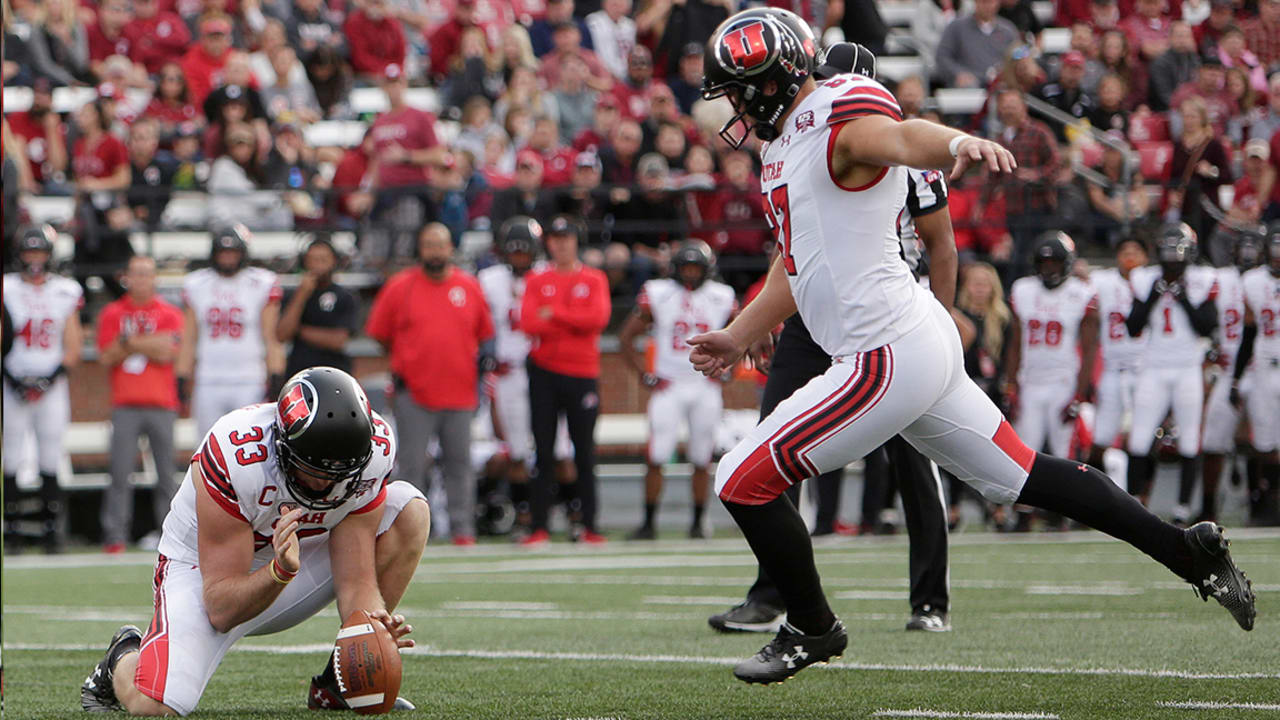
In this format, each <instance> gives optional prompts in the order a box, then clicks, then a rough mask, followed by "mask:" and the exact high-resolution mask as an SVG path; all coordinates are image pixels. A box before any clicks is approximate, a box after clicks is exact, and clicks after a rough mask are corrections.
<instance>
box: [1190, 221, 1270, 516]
mask: <svg viewBox="0 0 1280 720" xmlns="http://www.w3.org/2000/svg"><path fill="white" fill-rule="evenodd" d="M1265 240H1266V238H1265V237H1264V236H1263V235H1262V233H1260V232H1242V233H1239V234H1238V235H1237V236H1236V238H1235V247H1234V248H1233V249H1232V254H1231V259H1232V262H1233V264H1232V265H1227V266H1224V267H1220V268H1218V269H1217V270H1216V273H1217V278H1216V280H1215V282H1217V284H1218V297H1217V299H1215V300H1214V305H1216V306H1217V308H1218V329H1217V330H1215V331H1214V344H1215V345H1216V346H1217V350H1218V352H1217V355H1218V365H1219V368H1218V369H1219V372H1217V374H1216V377H1215V378H1214V380H1213V387H1212V388H1211V389H1210V390H1209V400H1208V402H1206V403H1205V407H1204V437H1203V438H1202V439H1201V441H1200V449H1201V451H1202V452H1203V453H1204V466H1203V470H1204V473H1203V474H1202V476H1201V482H1202V484H1201V486H1200V493H1201V501H1200V513H1199V514H1198V515H1197V516H1196V519H1197V520H1216V519H1217V517H1218V482H1219V481H1220V480H1221V479H1222V466H1223V464H1224V463H1225V462H1226V459H1227V453H1229V452H1231V451H1232V450H1234V449H1235V447H1236V430H1237V429H1238V428H1239V427H1240V412H1239V411H1238V410H1236V408H1235V406H1234V405H1232V404H1231V371H1232V370H1233V369H1235V364H1236V354H1237V353H1238V352H1239V351H1240V340H1241V339H1242V337H1243V331H1244V316H1245V309H1244V283H1243V280H1242V273H1245V272H1248V271H1249V270H1251V269H1253V268H1255V267H1257V266H1258V265H1261V264H1262V259H1263V252H1264V250H1263V243H1264V242H1265Z"/></svg>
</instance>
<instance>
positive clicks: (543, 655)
mask: <svg viewBox="0 0 1280 720" xmlns="http://www.w3.org/2000/svg"><path fill="white" fill-rule="evenodd" d="M5 649H6V650H18V651H23V650H28V651H79V650H84V651H93V652H101V651H102V646H101V645H100V644H95V645H91V644H88V643H6V644H5ZM332 649H333V645H332V644H328V643H311V644H307V645H255V644H252V643H241V644H239V645H236V646H235V647H233V648H232V649H231V650H232V652H258V653H267V654H271V655H303V654H311V653H326V652H328V651H330V650H332ZM401 652H402V653H403V654H406V655H423V656H427V657H460V658H481V659H489V660H557V661H578V662H600V663H607V662H619V663H676V664H684V665H720V666H725V665H736V664H737V663H739V662H741V660H742V658H741V657H709V656H703V655H630V654H625V653H584V652H545V651H541V650H483V649H473V650H453V649H447V648H435V647H431V646H421V647H415V648H410V649H407V650H402V651H401ZM815 667H818V668H820V669H826V670H862V671H881V672H929V673H932V672H938V673H974V674H993V675H1090V676H1120V677H1148V678H1170V679H1178V680H1280V673H1199V672H1190V671H1184V670H1159V669H1146V668H1073V667H1059V668H1053V667H1035V666H1029V667H985V666H982V665H952V664H936V665H894V664H884V663H857V662H844V661H837V662H834V663H832V664H831V665H819V666H815Z"/></svg>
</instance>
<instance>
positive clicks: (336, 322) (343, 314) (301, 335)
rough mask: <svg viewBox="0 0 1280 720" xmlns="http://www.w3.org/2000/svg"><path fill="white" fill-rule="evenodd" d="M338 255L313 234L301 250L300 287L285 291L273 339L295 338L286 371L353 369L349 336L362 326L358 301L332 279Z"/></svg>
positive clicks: (331, 244) (337, 264)
mask: <svg viewBox="0 0 1280 720" xmlns="http://www.w3.org/2000/svg"><path fill="white" fill-rule="evenodd" d="M339 260H340V258H339V256H338V251H337V250H336V249H335V248H334V247H333V243H331V242H329V240H327V239H325V238H317V239H314V240H312V241H311V242H309V243H308V244H307V247H306V249H305V250H303V251H302V257H301V258H300V259H299V265H300V266H301V267H299V268H298V269H299V270H301V271H302V273H301V276H300V277H299V278H298V287H297V288H296V289H294V290H290V291H289V292H286V293H285V295H284V303H283V305H282V306H281V308H282V309H281V310H280V322H279V324H277V325H276V339H277V340H279V341H280V342H282V343H293V347H292V349H290V350H289V358H288V360H287V361H286V362H285V369H284V374H285V377H293V376H294V374H295V373H298V372H301V371H302V370H305V369H307V368H309V367H318V366H324V367H335V368H338V369H339V370H342V371H344V372H348V373H349V372H351V355H350V354H349V353H348V352H347V341H348V340H350V339H351V336H352V335H353V334H355V333H357V332H359V331H360V317H359V314H360V304H359V302H358V301H357V300H356V296H355V295H352V294H351V292H350V291H348V290H347V289H346V288H344V287H342V286H341V285H339V284H338V283H337V282H335V281H334V279H333V275H334V273H336V272H337V271H338V266H339Z"/></svg>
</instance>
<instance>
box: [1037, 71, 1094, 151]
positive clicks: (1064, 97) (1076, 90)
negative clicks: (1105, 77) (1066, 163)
mask: <svg viewBox="0 0 1280 720" xmlns="http://www.w3.org/2000/svg"><path fill="white" fill-rule="evenodd" d="M1083 83H1084V55H1082V54H1080V53H1079V52H1077V51H1075V50H1072V51H1070V52H1068V53H1066V54H1065V55H1063V57H1062V69H1061V70H1060V71H1059V74H1058V79H1057V81H1055V82H1049V83H1045V84H1043V85H1041V86H1040V87H1038V88H1036V89H1035V90H1033V91H1032V93H1031V94H1032V95H1034V96H1035V97H1037V98H1039V99H1040V100H1043V101H1045V102H1046V103H1049V104H1050V105H1052V106H1054V107H1055V108H1057V109H1058V110H1061V111H1062V112H1064V113H1066V114H1068V115H1070V116H1071V117H1074V118H1077V119H1079V118H1083V117H1086V116H1088V115H1089V114H1090V113H1092V112H1093V109H1094V101H1093V98H1092V97H1090V96H1089V95H1088V94H1087V93H1085V91H1084V87H1083ZM1049 126H1050V127H1052V128H1053V131H1054V134H1055V135H1057V137H1058V141H1059V142H1064V143H1065V142H1067V126H1066V125H1065V124H1063V123H1060V122H1057V121H1052V120H1051V121H1050V122H1049Z"/></svg>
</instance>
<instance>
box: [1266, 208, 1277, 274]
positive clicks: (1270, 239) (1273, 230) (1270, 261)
mask: <svg viewBox="0 0 1280 720" xmlns="http://www.w3.org/2000/svg"><path fill="white" fill-rule="evenodd" d="M1265 248H1266V251H1267V252H1266V257H1267V268H1268V270H1270V272H1271V274H1272V275H1273V276H1274V277H1278V278H1280V220H1276V221H1273V222H1272V223H1271V225H1269V226H1268V227H1267V242H1266V245H1265Z"/></svg>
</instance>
